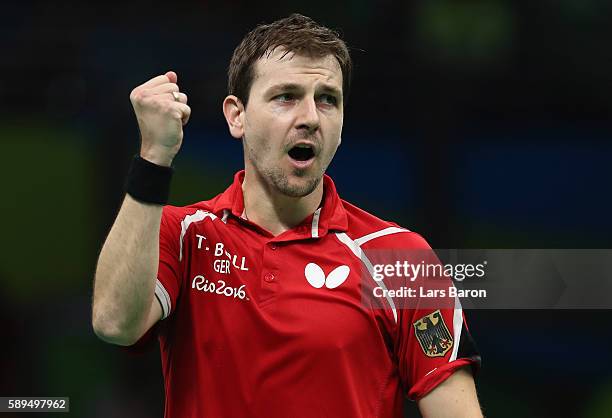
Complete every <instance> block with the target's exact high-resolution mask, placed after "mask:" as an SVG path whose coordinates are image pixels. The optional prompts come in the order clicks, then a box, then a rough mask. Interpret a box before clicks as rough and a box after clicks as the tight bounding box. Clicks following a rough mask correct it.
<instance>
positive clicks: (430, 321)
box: [412, 309, 453, 357]
mask: <svg viewBox="0 0 612 418" xmlns="http://www.w3.org/2000/svg"><path fill="white" fill-rule="evenodd" d="M412 325H414V333H415V335H416V337H417V340H419V344H421V348H422V349H423V352H424V353H425V355H426V356H427V357H442V356H444V355H445V354H446V353H447V352H448V350H450V349H451V347H452V346H453V337H452V336H451V334H450V332H449V331H448V328H447V327H446V324H445V323H444V318H443V317H442V314H441V313H440V310H439V309H438V310H437V311H435V312H432V313H430V314H429V315H426V316H424V317H423V318H421V319H419V320H418V321H416V322H415V323H414V324H412Z"/></svg>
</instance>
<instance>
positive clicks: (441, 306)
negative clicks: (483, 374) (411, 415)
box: [395, 234, 481, 400]
mask: <svg viewBox="0 0 612 418" xmlns="http://www.w3.org/2000/svg"><path fill="white" fill-rule="evenodd" d="M411 239H412V240H413V241H415V242H413V243H412V245H411V246H414V247H413V248H417V249H419V248H420V249H425V250H426V251H427V252H428V253H429V255H426V256H425V258H426V259H428V260H429V262H430V263H432V264H435V263H439V260H438V258H437V256H436V255H435V253H434V252H433V250H431V247H429V245H428V244H427V242H426V241H425V240H424V239H423V238H422V237H420V236H419V235H418V234H412V237H411ZM428 279H430V278H428ZM437 280H438V283H437V284H435V285H432V288H433V289H448V286H453V284H452V280H451V279H448V278H442V280H443V282H442V283H440V282H439V280H440V278H437ZM434 300H435V303H432V300H431V299H427V300H425V299H423V298H421V299H420V300H418V302H417V304H416V306H410V307H405V308H403V309H400V312H399V313H398V324H397V325H398V328H397V340H396V343H397V344H396V347H395V349H396V355H397V358H398V368H399V373H400V377H401V379H402V382H403V384H404V387H405V388H406V395H407V397H408V398H409V399H411V400H418V399H420V398H422V397H423V396H425V395H427V394H428V393H429V392H430V391H431V390H432V389H434V388H435V387H436V386H438V385H439V384H441V383H442V382H443V381H444V380H446V379H447V378H448V377H449V376H450V375H452V374H453V373H454V372H455V371H457V369H459V368H461V367H464V366H468V365H469V366H471V367H472V372H473V374H475V373H476V372H477V371H478V370H479V369H480V362H481V358H480V354H479V353H478V350H477V348H476V344H475V342H474V340H473V338H472V336H471V334H470V332H469V329H468V327H467V323H466V320H465V314H464V312H463V309H462V307H461V302H460V301H459V299H458V298H457V297H449V296H448V293H446V296H443V297H438V298H437V299H434Z"/></svg>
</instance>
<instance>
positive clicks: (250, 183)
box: [242, 170, 323, 236]
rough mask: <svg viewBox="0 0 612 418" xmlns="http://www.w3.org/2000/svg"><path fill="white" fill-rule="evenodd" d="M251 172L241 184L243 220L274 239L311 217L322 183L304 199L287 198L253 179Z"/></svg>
mask: <svg viewBox="0 0 612 418" xmlns="http://www.w3.org/2000/svg"><path fill="white" fill-rule="evenodd" d="M255 176H256V174H255V173H253V172H252V170H247V171H246V172H245V176H244V181H243V183H242V193H243V196H244V210H245V213H246V216H247V218H248V219H249V220H250V221H251V222H253V223H255V224H257V225H259V226H261V227H262V228H265V229H266V230H268V231H270V233H272V234H273V235H274V236H278V235H280V234H282V233H283V232H285V231H287V230H289V229H291V228H294V227H295V226H297V225H299V224H300V223H301V222H302V221H303V220H304V219H305V218H306V217H308V216H309V215H311V214H312V213H313V212H314V211H315V210H317V208H318V207H319V205H320V204H321V199H322V198H323V181H320V182H319V184H318V185H317V187H316V189H315V190H314V191H313V192H312V193H310V194H309V195H307V196H303V197H290V196H286V195H283V194H281V193H279V192H278V191H276V190H274V189H273V188H271V187H270V186H268V185H267V184H265V183H264V182H263V181H260V180H259V179H257V178H256V177H255Z"/></svg>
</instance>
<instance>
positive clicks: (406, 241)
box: [342, 200, 431, 249]
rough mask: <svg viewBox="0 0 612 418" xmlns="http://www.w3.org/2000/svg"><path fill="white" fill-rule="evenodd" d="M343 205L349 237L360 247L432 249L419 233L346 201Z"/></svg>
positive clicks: (343, 201)
mask: <svg viewBox="0 0 612 418" xmlns="http://www.w3.org/2000/svg"><path fill="white" fill-rule="evenodd" d="M342 205H343V206H344V209H345V210H346V214H347V219H348V231H347V232H346V234H347V236H348V237H349V238H350V239H351V240H352V241H354V242H355V244H357V245H359V246H360V247H362V248H364V249H367V248H412V249H430V248H431V247H430V246H429V244H428V243H427V241H426V240H425V238H423V237H422V236H421V235H420V234H419V233H417V232H414V231H411V230H410V229H408V228H405V227H403V226H401V225H398V224H397V223H395V222H392V221H387V220H384V219H381V218H379V217H377V216H375V215H373V214H371V213H369V212H367V211H365V210H363V209H361V208H359V207H357V206H355V205H353V204H352V203H350V202H347V201H345V200H342Z"/></svg>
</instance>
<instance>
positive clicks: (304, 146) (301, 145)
mask: <svg viewBox="0 0 612 418" xmlns="http://www.w3.org/2000/svg"><path fill="white" fill-rule="evenodd" d="M296 147H297V148H310V145H308V144H297V145H296Z"/></svg>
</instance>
